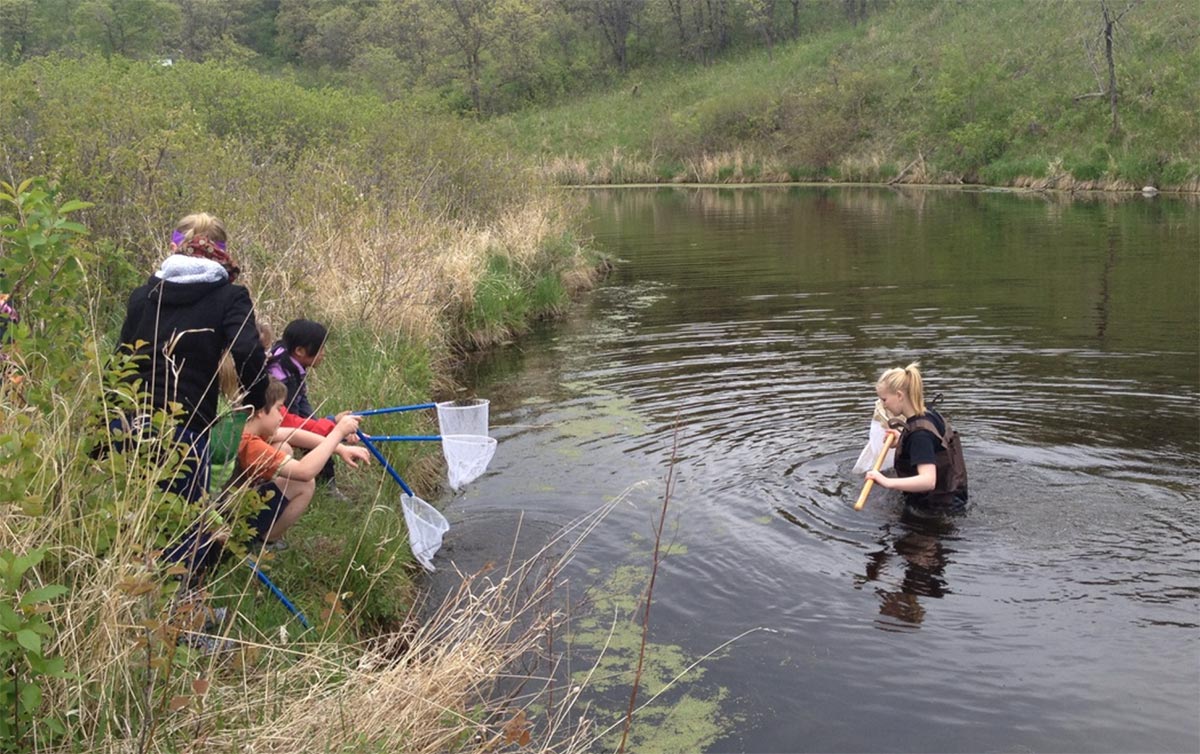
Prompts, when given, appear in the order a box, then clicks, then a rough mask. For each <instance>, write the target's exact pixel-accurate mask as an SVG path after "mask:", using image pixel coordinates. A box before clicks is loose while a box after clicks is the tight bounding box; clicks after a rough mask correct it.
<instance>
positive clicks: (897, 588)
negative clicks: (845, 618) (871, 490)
mask: <svg viewBox="0 0 1200 754" xmlns="http://www.w3.org/2000/svg"><path fill="white" fill-rule="evenodd" d="M954 520H955V519H954V518H951V517H933V516H920V515H917V514H915V513H914V512H913V511H912V510H911V509H910V508H908V507H907V506H905V508H904V512H903V513H902V514H901V515H900V518H899V520H898V521H896V522H895V523H888V524H886V525H885V526H884V534H883V536H882V537H880V538H879V539H878V540H877V543H878V544H879V549H878V550H873V551H871V552H869V553H867V564H866V569H865V571H864V573H863V575H862V577H860V578H858V577H856V579H855V583H857V584H858V585H860V586H862V585H865V584H870V583H874V584H877V585H878V586H877V587H876V589H875V594H876V595H877V596H878V597H879V614H880V616H882V619H881V620H880V621H879V627H880V628H881V629H883V630H885V631H886V630H895V627H896V622H897V621H899V622H900V623H901V624H907V625H910V626H919V625H920V624H921V622H922V621H923V620H924V619H925V608H924V607H922V605H921V602H922V600H923V599H941V598H942V597H944V596H946V595H947V594H949V593H950V588H949V586H948V584H947V583H946V577H945V570H946V565H947V563H948V562H950V561H949V556H950V555H952V554H953V553H954V550H953V549H952V548H951V547H950V546H949V545H948V544H947V543H948V542H952V541H953V539H954V535H955V526H954ZM897 561H898V567H899V568H900V569H901V577H900V580H899V584H898V585H897V584H894V583H891V582H893V581H894V576H892V574H891V570H892V568H894V567H896V566H897Z"/></svg>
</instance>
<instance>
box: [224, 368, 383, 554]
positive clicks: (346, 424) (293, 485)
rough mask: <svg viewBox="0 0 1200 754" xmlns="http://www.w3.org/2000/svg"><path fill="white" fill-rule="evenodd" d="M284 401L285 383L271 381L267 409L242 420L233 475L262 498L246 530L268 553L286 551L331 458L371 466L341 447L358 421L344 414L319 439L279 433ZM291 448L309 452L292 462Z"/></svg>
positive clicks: (365, 456)
mask: <svg viewBox="0 0 1200 754" xmlns="http://www.w3.org/2000/svg"><path fill="white" fill-rule="evenodd" d="M286 398H287V388H286V387H285V386H284V384H283V383H281V382H279V381H277V380H272V381H271V382H270V384H269V385H268V386H267V395H266V408H264V409H262V410H260V411H255V412H254V414H253V415H252V416H251V417H250V418H248V419H247V420H246V426H245V428H244V429H243V430H242V440H241V442H240V443H239V444H238V452H237V468H236V470H235V471H234V476H233V478H234V481H235V482H236V483H239V484H244V485H254V488H255V489H256V490H257V491H258V493H259V494H260V495H262V497H263V502H265V503H266V505H267V507H266V508H264V509H263V510H261V511H259V512H258V513H256V514H255V515H254V516H253V517H252V518H251V519H250V525H251V527H252V528H253V529H254V530H255V532H257V536H258V539H260V540H261V541H262V543H265V546H266V547H267V549H272V550H282V549H284V548H285V547H287V545H286V543H284V542H283V535H284V533H285V532H287V530H288V529H289V528H291V526H292V524H294V523H296V521H298V520H299V519H300V516H301V515H303V514H304V511H305V510H306V509H307V508H308V504H309V502H311V501H312V496H313V491H314V489H315V488H316V482H315V480H316V478H317V475H318V474H319V473H320V472H321V469H322V467H324V466H325V463H326V462H327V461H329V459H330V458H331V457H333V456H334V455H335V454H336V455H339V456H341V458H342V460H343V461H345V462H346V464H347V465H349V466H350V467H351V468H357V467H358V464H359V463H360V462H362V463H369V462H370V454H369V453H368V451H367V449H366V448H362V447H351V446H348V445H345V444H343V443H342V440H344V439H345V438H346V437H347V436H350V435H353V434H354V433H355V432H357V431H358V423H359V421H360V417H358V416H355V415H354V414H351V413H349V412H346V413H344V414H339V415H338V417H337V420H336V423H335V425H334V427H333V429H332V430H331V431H330V432H329V434H328V435H327V436H324V437H323V436H321V435H317V434H314V433H312V432H306V431H304V430H302V429H281V428H280V424H281V423H282V422H283V414H282V408H283V402H284V400H285V399H286ZM293 445H294V446H295V447H298V448H304V449H305V450H307V451H308V452H307V453H306V454H305V455H304V457H303V458H301V459H296V458H293V457H292V447H291V446H293Z"/></svg>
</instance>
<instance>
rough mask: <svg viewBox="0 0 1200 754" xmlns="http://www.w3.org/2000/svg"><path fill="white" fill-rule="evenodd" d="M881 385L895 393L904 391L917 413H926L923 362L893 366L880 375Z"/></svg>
mask: <svg viewBox="0 0 1200 754" xmlns="http://www.w3.org/2000/svg"><path fill="white" fill-rule="evenodd" d="M875 384H876V385H878V386H879V387H882V388H884V389H885V390H889V391H891V392H893V393H904V394H905V395H906V396H907V397H908V401H909V403H911V404H912V407H913V410H914V411H916V412H917V415H918V416H920V415H921V414H923V413H925V383H924V382H922V381H921V364H920V363H919V362H916V361H914V362H913V363H911V364H909V365H908V366H906V367H904V368H903V369H901V368H900V367H893V368H891V369H888V370H887V371H885V372H884V373H883V374H881V375H879V382H877V383H875Z"/></svg>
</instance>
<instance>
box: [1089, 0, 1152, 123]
mask: <svg viewBox="0 0 1200 754" xmlns="http://www.w3.org/2000/svg"><path fill="white" fill-rule="evenodd" d="M1140 3H1141V0H1130V3H1129V5H1127V6H1125V10H1123V11H1121V12H1120V13H1113V11H1112V9H1111V8H1110V7H1109V5H1108V0H1100V14H1101V17H1102V18H1103V23H1102V24H1101V25H1100V33H1099V34H1098V35H1097V36H1095V37H1091V38H1089V39H1087V40H1085V41H1084V43H1083V46H1084V49H1085V50H1086V51H1087V54H1088V62H1089V63H1091V66H1092V72H1093V73H1095V74H1096V86H1097V91H1094V92H1088V93H1086V94H1080V95H1077V96H1076V97H1075V101H1076V102H1078V101H1079V100H1081V99H1088V98H1091V97H1105V96H1107V97H1108V107H1109V110H1110V111H1111V112H1112V129H1111V132H1110V133H1111V134H1112V135H1113V136H1115V135H1117V134H1119V133H1120V132H1121V121H1120V118H1119V117H1118V114H1117V64H1116V60H1115V58H1114V56H1113V34H1114V32H1115V30H1116V27H1117V24H1119V23H1120V22H1121V19H1122V18H1124V17H1125V14H1126V13H1128V12H1129V11H1131V10H1133V9H1134V7H1136V6H1137V5H1139V4H1140ZM1101 40H1103V41H1104V59H1105V61H1106V62H1107V64H1108V86H1107V88H1105V86H1104V85H1103V84H1102V83H1101V76H1100V69H1099V67H1098V66H1097V65H1096V56H1095V52H1094V50H1095V48H1096V47H1099V45H1100V41H1101Z"/></svg>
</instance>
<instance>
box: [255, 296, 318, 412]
mask: <svg viewBox="0 0 1200 754" xmlns="http://www.w3.org/2000/svg"><path fill="white" fill-rule="evenodd" d="M328 336H329V331H328V330H326V329H325V326H324V325H322V324H321V323H320V322H313V321H312V320H310V319H294V320H292V321H291V322H288V324H287V327H285V328H284V329H283V337H282V338H280V339H279V340H278V341H277V342H276V343H275V345H274V346H273V347H272V348H271V351H270V354H269V356H268V359H267V361H268V371H269V373H270V375H271V377H272V378H274V379H276V380H279V381H280V382H282V383H283V384H284V386H285V387H286V388H287V398H286V399H285V400H284V403H283V407H284V408H286V409H287V410H288V413H292V414H296V415H298V416H300V417H301V418H304V419H307V418H309V417H310V416H312V415H313V414H314V413H316V412H315V411H313V407H312V405H311V404H310V403H309V402H308V384H307V377H308V370H309V369H312V368H313V367H315V366H317V365H319V364H320V363H321V362H322V361H323V360H324V358H325V339H326V338H327V337H328Z"/></svg>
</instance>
